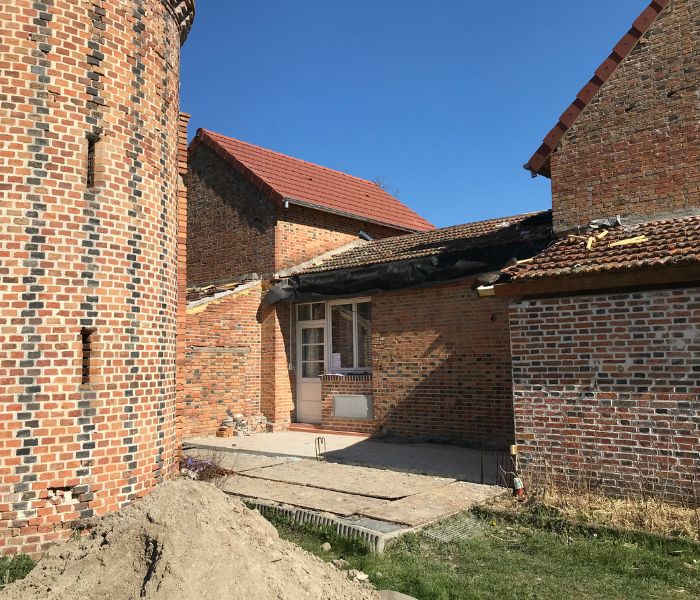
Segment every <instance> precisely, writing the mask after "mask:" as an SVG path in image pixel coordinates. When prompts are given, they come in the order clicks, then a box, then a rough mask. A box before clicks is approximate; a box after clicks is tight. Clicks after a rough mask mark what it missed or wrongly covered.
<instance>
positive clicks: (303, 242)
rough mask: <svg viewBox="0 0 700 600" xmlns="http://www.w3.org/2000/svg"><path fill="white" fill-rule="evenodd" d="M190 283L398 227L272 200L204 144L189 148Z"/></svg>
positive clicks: (260, 269)
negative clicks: (288, 205)
mask: <svg viewBox="0 0 700 600" xmlns="http://www.w3.org/2000/svg"><path fill="white" fill-rule="evenodd" d="M186 180H187V188H188V197H189V200H188V202H189V211H188V240H189V241H188V248H187V252H188V263H187V272H188V279H189V281H190V283H201V282H206V281H215V280H217V279H226V278H230V277H233V276H236V275H244V274H246V273H258V274H259V275H261V276H263V277H265V276H270V275H272V274H273V273H275V272H277V271H280V270H282V269H286V268H288V267H291V266H294V265H296V264H299V263H301V262H304V261H306V260H309V259H311V258H313V257H315V256H318V255H319V254H323V253H324V252H328V251H329V250H333V249H335V248H339V247H340V246H343V245H345V244H347V243H349V242H351V241H353V240H356V239H358V233H359V231H360V230H364V231H366V232H367V233H369V234H370V235H372V236H375V237H376V238H383V237H389V236H394V235H400V234H402V233H404V232H403V231H399V230H394V229H391V228H388V227H382V226H380V225H374V224H371V223H364V222H362V221H357V220H355V219H351V218H348V217H342V216H339V215H334V214H331V213H326V212H322V211H318V210H313V209H310V208H305V207H303V206H296V205H292V206H290V207H289V208H284V207H280V206H276V205H275V204H274V203H273V202H271V201H270V199H269V198H267V197H266V196H265V195H264V193H263V192H261V191H260V189H259V188H258V187H256V186H255V185H253V184H252V183H251V182H250V181H248V180H247V179H245V178H244V177H243V176H242V175H241V174H240V173H239V172H238V171H236V170H235V169H233V168H232V167H231V166H230V165H228V164H227V163H226V162H225V161H224V160H223V159H222V158H221V157H220V156H219V155H218V154H216V153H215V152H214V151H213V150H211V149H209V148H208V147H207V146H204V145H201V144H200V145H196V146H195V147H194V150H193V151H192V152H190V157H189V173H188V175H187V179H186Z"/></svg>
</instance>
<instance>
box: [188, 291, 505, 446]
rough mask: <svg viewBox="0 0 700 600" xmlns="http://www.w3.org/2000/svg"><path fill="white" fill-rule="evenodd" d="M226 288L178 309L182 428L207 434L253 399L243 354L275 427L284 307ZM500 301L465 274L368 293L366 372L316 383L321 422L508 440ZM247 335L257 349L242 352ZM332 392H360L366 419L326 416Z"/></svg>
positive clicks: (288, 390)
mask: <svg viewBox="0 0 700 600" xmlns="http://www.w3.org/2000/svg"><path fill="white" fill-rule="evenodd" d="M236 293H237V292H234V294H233V295H230V296H227V297H226V298H223V299H221V300H216V301H213V302H211V303H210V304H208V305H207V306H208V308H207V309H206V310H204V311H202V312H199V313H198V314H192V313H191V314H190V315H189V316H188V382H187V394H186V398H187V400H186V406H185V412H186V413H187V414H186V419H185V420H186V421H188V422H189V423H190V424H186V425H185V426H184V428H185V431H186V432H187V433H188V434H208V435H211V434H213V433H214V432H215V431H216V427H218V425H219V423H220V421H221V419H223V418H224V416H225V412H226V408H227V407H229V406H230V405H232V404H233V405H236V406H238V407H239V408H237V409H236V410H237V411H239V412H245V411H244V410H243V404H241V403H240V401H241V399H247V398H251V397H255V395H254V393H253V388H251V387H249V386H250V385H251V381H253V380H252V379H246V377H248V376H247V375H245V373H249V372H250V369H251V368H252V367H253V366H254V365H255V361H254V360H252V359H251V358H249V357H251V356H253V355H254V354H255V352H256V351H257V352H259V353H260V360H259V367H260V376H259V386H260V389H259V399H260V404H259V406H260V410H261V412H262V413H263V414H264V415H265V416H267V418H268V419H269V420H270V422H271V423H272V424H273V426H274V428H276V429H283V428H286V427H287V426H288V425H289V424H290V423H292V422H294V421H295V420H296V412H295V404H294V402H295V397H296V387H295V384H296V378H295V372H296V369H297V357H296V351H295V348H296V339H295V334H294V331H290V322H289V308H290V307H289V305H287V304H278V305H275V306H274V307H272V308H269V309H267V310H265V311H264V312H263V311H260V312H257V314H256V311H257V308H258V305H257V304H256V303H258V302H259V300H260V298H259V296H258V297H257V298H253V296H252V295H251V297H250V298H248V299H246V300H245V301H243V300H242V299H237V298H238V296H237V295H236ZM508 302H509V301H508V300H507V299H500V298H498V299H497V298H490V299H485V300H484V299H479V298H478V297H477V295H476V292H475V291H474V289H473V282H472V281H471V280H462V281H459V282H455V283H450V284H446V285H442V286H437V287H432V288H424V289H406V290H402V291H400V292H392V293H387V294H379V295H376V296H374V297H373V298H372V336H371V344H372V369H373V372H372V375H368V374H348V375H345V376H342V377H338V376H334V375H326V376H324V377H323V378H322V392H321V393H322V425H323V427H326V428H334V429H339V430H344V431H360V432H368V433H370V432H375V431H376V432H383V433H387V434H391V435H395V436H399V437H421V438H434V439H443V440H453V441H458V442H460V443H467V444H471V445H473V446H476V447H498V448H502V447H505V446H507V445H509V444H511V443H512V442H513V439H514V433H513V410H512V387H511V362H510V346H509V317H508V310H509V309H508ZM191 306H192V305H191ZM195 310H197V309H195ZM234 329H236V331H233V330H234ZM292 329H295V328H294V327H293V328H292ZM256 335H259V336H260V346H259V350H257V349H256V350H255V351H249V349H250V348H255V339H256V337H255V336H256ZM222 340H223V341H222ZM248 340H250V341H248ZM194 346H199V347H198V348H196V349H194ZM224 348H225V350H224ZM234 350H235V352H234ZM234 355H235V356H234ZM246 361H248V362H247V363H246ZM290 365H291V369H290ZM195 371H196V373H195ZM246 386H248V387H246ZM338 393H368V394H372V396H373V399H374V420H373V421H365V420H354V419H339V418H336V417H334V415H333V396H334V395H335V394H338ZM237 402H238V404H237ZM253 404H254V403H253ZM191 423H194V425H192V424H191Z"/></svg>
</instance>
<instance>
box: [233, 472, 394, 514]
mask: <svg viewBox="0 0 700 600" xmlns="http://www.w3.org/2000/svg"><path fill="white" fill-rule="evenodd" d="M221 489H222V490H223V491H224V492H226V493H229V494H234V495H237V496H245V497H247V498H256V499H260V500H270V501H272V502H279V503H281V504H291V505H292V506H299V507H301V508H308V509H311V510H318V511H323V512H329V513H333V514H336V515H341V516H346V517H347V516H350V515H354V514H362V513H364V512H365V511H370V512H371V511H373V510H379V508H381V506H382V505H383V504H385V503H386V502H387V500H379V499H377V498H367V497H365V496H356V495H353V494H343V493H340V492H332V491H329V490H322V489H318V488H311V487H306V486H302V485H295V484H291V483H283V482H279V481H267V480H264V479H255V478H252V477H245V476H243V475H233V476H231V477H227V478H226V479H225V481H223V482H222V483H221Z"/></svg>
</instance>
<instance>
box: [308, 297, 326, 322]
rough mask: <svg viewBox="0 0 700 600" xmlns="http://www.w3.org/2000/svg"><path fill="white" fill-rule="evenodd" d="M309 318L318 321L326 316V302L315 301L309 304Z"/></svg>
mask: <svg viewBox="0 0 700 600" xmlns="http://www.w3.org/2000/svg"><path fill="white" fill-rule="evenodd" d="M311 318H312V319H313V320H314V321H320V320H322V319H325V318H326V303H325V302H315V303H314V304H312V305H311Z"/></svg>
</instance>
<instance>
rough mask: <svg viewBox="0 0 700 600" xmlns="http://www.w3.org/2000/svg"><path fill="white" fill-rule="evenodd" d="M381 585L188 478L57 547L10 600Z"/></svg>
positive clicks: (237, 595) (339, 595) (314, 591)
mask: <svg viewBox="0 0 700 600" xmlns="http://www.w3.org/2000/svg"><path fill="white" fill-rule="evenodd" d="M378 597H379V596H378V594H376V592H374V591H373V590H371V589H367V588H365V587H362V586H361V585H360V584H358V583H353V582H352V581H350V580H348V579H347V577H346V575H345V574H344V573H343V572H341V571H339V570H338V569H336V568H335V567H333V566H331V565H329V564H327V563H325V562H323V561H322V560H320V559H318V558H316V557H314V556H312V555H310V554H308V553H307V552H304V551H303V550H301V549H300V548H298V547H297V546H295V545H293V544H291V543H289V542H286V541H284V540H280V539H279V537H278V535H277V530H276V529H275V528H274V527H273V526H272V525H271V524H270V523H268V522H267V521H266V520H265V519H264V518H263V517H261V516H260V514H259V513H257V512H256V511H252V510H250V509H248V508H246V507H245V506H244V505H243V504H242V503H241V502H240V501H238V500H236V499H234V498H231V497H229V496H227V495H226V494H224V493H223V492H221V491H220V490H218V489H217V488H215V487H214V486H212V485H210V484H207V483H201V482H196V481H190V480H186V479H179V480H177V481H173V482H168V483H165V484H163V485H161V486H160V487H159V488H158V489H157V490H155V491H154V492H153V493H152V494H151V495H150V496H148V497H147V498H144V499H143V500H140V501H138V502H136V503H134V504H133V505H131V506H129V507H127V508H125V509H124V510H122V511H121V512H119V513H117V514H113V515H109V516H107V517H104V518H102V519H100V520H99V521H98V522H97V523H96V524H95V526H94V527H93V528H91V530H90V532H89V533H88V534H86V535H84V536H83V537H80V538H77V537H76V538H73V539H71V540H70V541H68V542H66V543H65V544H60V545H56V546H53V547H52V548H50V549H49V551H48V552H47V554H46V555H45V556H44V557H43V558H42V559H41V561H40V562H39V564H38V565H37V566H36V567H35V569H34V570H33V571H32V572H31V573H30V574H29V576H28V577H27V578H26V579H24V580H23V581H19V582H17V583H15V584H12V585H10V586H9V587H8V588H6V590H5V591H4V592H1V593H0V598H2V599H3V600H11V599H12V600H14V599H16V600H20V599H22V600H27V599H29V598H41V599H42V600H45V599H46V598H52V599H55V600H78V599H79V600H92V599H95V600H98V599H99V600H105V599H106V598H109V599H110V600H134V599H137V598H146V599H150V600H161V599H162V600H166V599H167V600H174V599H176V598H177V599H183V600H199V599H212V600H219V599H223V600H234V599H235V600H238V599H244V598H245V599H246V600H258V599H259V600H271V599H279V600H300V599H303V598H313V599H315V600H318V599H326V600H348V599H355V598H356V599H358V600H370V599H376V598H378Z"/></svg>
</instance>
